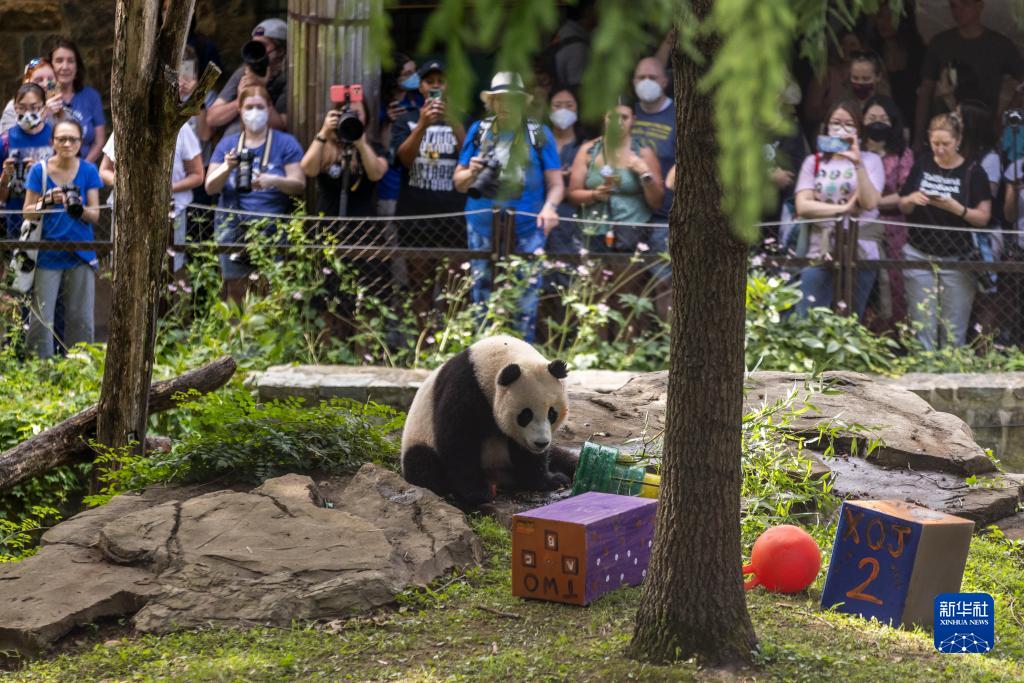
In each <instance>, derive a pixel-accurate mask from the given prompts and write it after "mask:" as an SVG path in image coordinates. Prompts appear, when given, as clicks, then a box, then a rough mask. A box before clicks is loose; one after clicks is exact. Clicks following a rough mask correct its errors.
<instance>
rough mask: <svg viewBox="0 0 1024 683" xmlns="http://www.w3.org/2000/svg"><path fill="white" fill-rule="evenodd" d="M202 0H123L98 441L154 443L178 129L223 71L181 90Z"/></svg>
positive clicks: (117, 38) (209, 71)
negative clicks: (188, 40) (159, 324)
mask: <svg viewBox="0 0 1024 683" xmlns="http://www.w3.org/2000/svg"><path fill="white" fill-rule="evenodd" d="M194 4H195V0H185V1H184V2H167V1H165V0H118V3H117V10H116V14H115V20H114V69H113V86H112V89H111V99H112V107H113V115H114V136H115V140H116V145H117V175H116V181H115V186H116V195H117V202H116V203H115V206H114V217H115V221H116V225H117V231H116V235H115V237H114V257H113V276H114V277H113V301H112V303H111V319H110V339H109V342H108V344H107V357H106V363H105V367H104V373H103V386H102V389H101V391H100V401H99V409H98V414H97V428H96V436H97V440H98V441H99V442H100V443H102V444H105V445H107V446H111V447H115V448H116V447H122V446H125V445H127V444H128V443H130V442H137V443H139V444H140V446H139V448H140V449H142V445H141V444H143V443H144V442H145V436H146V422H147V419H148V417H149V411H148V400H147V399H148V396H149V386H150V381H151V378H152V373H153V352H154V346H155V342H156V311H157V305H158V301H159V295H160V286H161V277H162V263H163V259H164V258H165V251H166V249H167V235H166V234H165V233H164V226H166V225H167V212H168V207H169V206H170V200H171V181H170V178H171V160H172V157H173V155H174V146H175V142H176V140H177V136H178V130H179V129H180V128H181V126H182V125H184V123H185V122H186V121H187V120H188V119H189V117H190V116H192V115H194V114H196V113H198V110H199V103H201V102H202V101H203V99H204V97H205V96H206V93H207V91H208V90H209V89H210V87H211V86H212V85H213V83H214V82H215V81H216V80H217V77H218V76H219V75H220V70H219V69H218V68H217V67H216V66H214V65H212V64H210V65H209V66H207V68H206V70H205V71H204V72H203V74H202V76H201V77H200V80H199V84H198V86H197V87H196V91H195V92H194V93H193V94H192V96H191V97H190V98H189V100H188V101H187V102H185V103H182V102H181V101H180V99H179V97H178V64H179V63H180V61H181V55H182V52H183V50H184V47H185V37H186V34H187V32H188V25H189V21H190V19H191V17H192V9H193V6H194Z"/></svg>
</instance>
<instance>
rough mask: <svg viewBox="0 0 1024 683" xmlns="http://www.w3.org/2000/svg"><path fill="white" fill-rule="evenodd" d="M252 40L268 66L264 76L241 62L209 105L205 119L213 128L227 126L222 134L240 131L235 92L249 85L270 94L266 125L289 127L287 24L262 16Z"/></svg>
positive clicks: (236, 94)
mask: <svg viewBox="0 0 1024 683" xmlns="http://www.w3.org/2000/svg"><path fill="white" fill-rule="evenodd" d="M252 39H253V40H254V41H256V42H259V43H262V44H263V47H265V48H266V50H267V60H268V62H269V66H268V67H267V73H266V74H265V75H263V76H260V75H257V74H256V73H255V72H254V71H253V70H252V69H251V68H249V66H247V65H245V64H243V65H242V66H240V67H238V68H237V69H235V72H234V73H233V74H231V78H229V79H228V82H227V84H226V85H225V86H224V89H223V90H221V91H220V95H219V96H218V97H217V99H216V100H215V101H214V103H213V104H212V105H210V109H209V111H208V112H207V114H206V121H207V123H208V124H209V125H210V127H212V128H220V127H223V126H226V128H225V130H224V135H231V134H232V133H237V132H239V131H240V130H241V128H242V124H241V122H240V121H239V118H238V93H239V91H241V90H244V89H245V88H246V87H248V86H251V85H262V86H263V87H264V88H266V89H267V91H268V92H269V93H270V100H271V102H270V107H269V111H268V113H269V124H270V126H271V127H272V128H277V129H279V130H286V129H287V128H288V120H287V107H288V70H287V69H286V68H285V64H286V62H285V56H286V54H287V48H288V24H286V23H285V22H284V21H282V20H280V19H264V20H263V21H261V22H260V23H259V24H257V25H256V28H254V29H253V30H252Z"/></svg>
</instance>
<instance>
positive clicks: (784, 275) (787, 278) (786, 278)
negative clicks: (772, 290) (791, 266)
mask: <svg viewBox="0 0 1024 683" xmlns="http://www.w3.org/2000/svg"><path fill="white" fill-rule="evenodd" d="M792 277H793V276H792V275H790V274H789V273H787V272H785V271H783V272H781V273H779V278H780V279H781V280H782V281H783V282H789V281H790V279H791V278H792Z"/></svg>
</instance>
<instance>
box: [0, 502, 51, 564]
mask: <svg viewBox="0 0 1024 683" xmlns="http://www.w3.org/2000/svg"><path fill="white" fill-rule="evenodd" d="M59 518H60V513H59V512H58V511H57V510H56V509H54V508H51V507H45V506H42V505H33V506H32V507H31V508H30V509H29V510H28V511H27V512H26V514H24V515H22V517H21V519H19V520H18V521H16V522H15V521H10V520H7V519H0V564H3V563H4V562H17V561H18V560H23V559H25V558H26V557H29V556H31V555H35V554H36V551H37V550H38V548H37V547H36V544H37V543H38V542H39V540H38V539H39V532H41V531H44V530H45V529H48V528H50V527H51V526H53V524H55V523H56V522H57V520H59Z"/></svg>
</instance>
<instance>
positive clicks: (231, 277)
mask: <svg viewBox="0 0 1024 683" xmlns="http://www.w3.org/2000/svg"><path fill="white" fill-rule="evenodd" d="M238 101H239V103H240V107H241V119H242V132H241V133H239V134H235V135H228V136H226V137H224V138H223V139H221V141H220V143H219V144H218V145H217V149H215V150H214V152H213V157H212V158H211V159H210V168H209V170H208V172H207V175H206V191H207V192H208V193H209V194H211V195H215V194H219V195H220V198H219V200H218V202H217V205H218V206H219V207H221V208H226V209H242V210H245V211H256V212H259V213H265V214H281V213H290V212H291V209H292V202H291V197H292V196H294V195H298V194H301V193H302V191H303V190H304V189H305V187H306V179H305V176H304V175H303V173H302V167H301V166H300V162H301V161H302V147H301V146H300V145H299V143H298V141H297V140H296V139H295V138H294V137H292V136H291V135H289V134H288V133H285V132H282V131H279V130H272V129H271V128H269V126H268V118H269V114H268V111H267V109H268V107H269V106H270V95H269V94H268V93H267V90H266V88H264V87H262V86H251V87H248V88H245V89H244V90H242V91H241V92H239V94H238ZM243 150H245V151H246V152H247V153H248V154H247V156H250V157H251V159H252V161H251V169H252V170H251V174H250V175H251V187H249V188H246V186H245V185H244V183H240V181H244V178H240V177H239V176H240V174H239V161H240V155H241V154H242V152H243ZM243 175H244V174H243ZM257 222H260V219H250V218H248V217H245V216H240V215H238V214H233V213H227V212H222V211H218V212H217V217H216V220H215V223H214V234H215V237H216V239H217V241H218V242H219V243H221V244H226V243H239V242H245V241H246V240H247V236H246V233H247V231H248V229H249V227H250V226H251V225H252V224H253V223H257ZM260 227H261V229H262V230H263V232H264V233H265V234H267V235H272V234H275V233H276V232H277V224H276V223H275V222H273V221H269V222H266V223H260ZM220 266H221V274H222V276H223V277H224V294H225V296H226V298H229V299H232V300H235V301H240V300H241V299H242V298H243V297H244V296H245V291H246V288H247V287H248V283H249V279H248V276H249V275H250V274H251V273H253V272H254V268H253V265H252V263H251V261H250V260H249V258H248V254H247V252H245V251H244V250H243V251H240V252H235V253H231V254H221V255H220Z"/></svg>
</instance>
